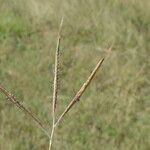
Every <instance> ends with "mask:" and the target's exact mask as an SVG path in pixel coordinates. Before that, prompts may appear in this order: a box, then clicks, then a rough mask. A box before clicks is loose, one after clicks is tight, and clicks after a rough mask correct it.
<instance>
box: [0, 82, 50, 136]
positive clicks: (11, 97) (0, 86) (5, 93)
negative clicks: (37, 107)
mask: <svg viewBox="0 0 150 150" xmlns="http://www.w3.org/2000/svg"><path fill="white" fill-rule="evenodd" d="M0 92H1V93H3V94H4V95H5V96H6V97H7V99H8V100H9V101H10V102H12V103H13V104H14V105H15V106H16V107H18V108H19V109H20V110H22V111H23V112H24V113H25V114H27V115H28V116H30V117H31V118H32V120H33V121H34V122H36V123H37V124H38V126H39V127H40V129H41V130H42V131H43V132H44V133H45V134H46V135H47V136H48V137H50V136H49V134H48V132H47V130H46V128H45V127H44V126H43V124H42V123H41V121H40V120H39V119H38V118H37V117H36V116H35V115H34V114H33V113H32V112H31V111H30V110H29V109H27V108H26V107H25V106H23V105H22V104H21V103H20V102H19V101H18V100H17V99H16V97H15V96H14V95H13V94H11V93H10V92H8V91H7V90H6V89H5V88H4V87H3V86H2V85H1V84H0Z"/></svg>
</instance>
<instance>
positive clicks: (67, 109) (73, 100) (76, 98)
mask: <svg viewBox="0 0 150 150" xmlns="http://www.w3.org/2000/svg"><path fill="white" fill-rule="evenodd" d="M103 61H104V58H103V59H101V60H100V61H99V62H98V64H97V65H96V67H95V68H94V70H93V71H92V73H91V75H90V76H89V77H88V79H87V81H86V82H85V83H84V84H83V85H82V87H81V88H80V90H79V91H78V92H77V94H76V95H75V97H74V98H73V99H72V100H71V102H70V104H69V105H68V106H67V107H66V109H65V111H64V112H63V113H62V114H61V116H60V117H59V119H58V120H57V122H56V123H55V126H56V125H58V124H59V122H60V121H61V120H62V119H63V117H64V116H65V115H66V114H67V112H68V111H69V110H70V109H71V108H72V107H73V105H74V104H75V103H76V102H77V101H79V100H80V97H81V96H82V95H83V93H84V92H85V90H86V89H87V87H88V86H89V84H90V83H91V81H92V79H93V78H94V76H95V74H96V73H97V71H98V69H99V68H100V67H101V65H102V63H103Z"/></svg>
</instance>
